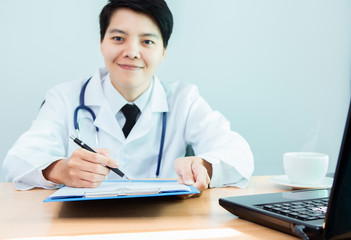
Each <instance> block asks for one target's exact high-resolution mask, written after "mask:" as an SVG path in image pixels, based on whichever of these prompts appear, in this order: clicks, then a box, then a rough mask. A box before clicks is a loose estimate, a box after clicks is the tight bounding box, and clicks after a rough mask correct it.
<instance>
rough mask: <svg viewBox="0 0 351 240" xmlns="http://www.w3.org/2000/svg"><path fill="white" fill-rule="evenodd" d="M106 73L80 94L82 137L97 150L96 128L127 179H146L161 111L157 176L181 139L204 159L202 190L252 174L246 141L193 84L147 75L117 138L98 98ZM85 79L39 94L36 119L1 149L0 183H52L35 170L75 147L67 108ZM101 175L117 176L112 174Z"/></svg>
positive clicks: (181, 149) (152, 168)
mask: <svg viewBox="0 0 351 240" xmlns="http://www.w3.org/2000/svg"><path fill="white" fill-rule="evenodd" d="M106 74H107V71H106V69H100V70H98V71H97V73H96V74H94V76H93V77H92V79H91V81H90V82H89V84H88V86H87V89H86V93H85V105H87V106H89V107H91V108H92V109H93V111H94V112H95V114H96V120H95V122H94V123H92V122H90V121H89V119H91V116H90V115H89V114H87V112H86V111H80V113H79V119H80V123H81V124H80V132H81V135H82V140H83V141H85V142H86V143H88V145H91V146H92V147H97V146H96V144H95V141H94V131H93V124H94V125H95V126H97V127H99V129H100V131H99V134H98V136H99V142H100V146H99V147H103V148H107V149H109V150H110V153H111V157H112V158H113V159H116V160H118V162H119V168H120V169H121V170H122V171H123V172H124V173H125V174H126V175H127V176H128V177H129V178H153V177H155V173H156V168H157V157H158V151H159V145H160V139H161V126H162V112H167V128H166V137H165V143H164V151H163V157H162V164H161V171H160V176H159V177H160V178H173V177H176V173H175V171H174V161H175V159H176V158H178V157H183V156H184V154H185V149H186V146H187V145H188V144H190V145H192V147H193V149H194V152H195V154H196V156H199V157H201V158H203V159H205V160H207V161H208V162H210V163H211V164H212V167H213V175H212V180H211V184H210V187H220V186H225V185H232V186H238V187H245V186H246V184H247V181H248V179H249V178H250V176H251V175H252V172H253V156H252V153H251V151H250V147H249V145H248V144H247V142H246V141H245V140H244V139H243V138H242V137H241V136H240V135H239V134H237V133H235V132H232V131H231V130H230V124H229V122H228V121H227V120H226V119H225V118H224V117H223V116H222V115H221V114H220V113H218V112H217V111H213V110H212V109H211V108H210V107H209V105H208V104H207V103H206V102H205V101H204V99H203V98H202V97H201V96H200V95H199V93H198V89H197V88H196V87H195V86H194V85H191V84H188V83H184V82H161V81H159V80H158V79H157V77H154V80H153V81H154V82H153V89H152V93H151V96H150V99H149V101H148V102H147V104H146V106H145V109H144V110H143V112H142V114H141V116H140V118H139V119H138V121H137V123H136V124H135V126H134V127H133V129H132V131H131V132H130V134H129V136H128V138H127V139H125V137H124V135H123V132H122V130H121V127H120V125H119V124H118V122H117V121H116V117H115V114H116V113H114V112H112V111H111V108H110V106H109V103H108V102H107V101H106V99H105V98H104V94H103V90H102V86H101V85H102V84H101V81H102V80H101V79H103V76H104V75H106ZM85 81H86V79H80V80H76V81H72V82H67V83H63V84H60V85H58V86H56V87H54V88H52V89H51V90H50V91H48V93H47V95H46V97H45V104H44V105H43V106H42V108H41V110H40V112H39V114H38V116H37V118H36V120H35V121H34V122H33V124H32V126H31V128H30V129H29V130H28V131H27V132H25V133H24V134H23V135H22V136H21V137H20V138H19V139H18V140H17V142H16V143H15V145H14V146H13V147H12V148H11V149H10V151H9V152H8V154H7V156H6V158H5V160H4V165H3V176H4V177H5V180H6V181H13V183H14V186H15V188H17V189H21V190H25V189H30V188H33V187H43V188H54V187H57V185H55V184H53V183H51V182H49V181H47V180H46V179H45V178H44V177H43V175H42V170H43V169H45V168H46V167H47V166H49V165H50V164H51V163H52V162H54V161H56V160H59V159H62V158H68V157H69V156H70V155H71V154H72V152H73V151H74V150H75V149H77V148H79V146H77V145H76V144H75V143H74V142H73V141H71V140H70V139H69V136H70V135H76V132H75V129H74V125H73V112H74V110H75V108H76V107H77V106H78V105H79V94H80V91H81V87H82V85H83V84H84V83H85ZM108 178H109V179H113V178H119V176H117V175H116V174H115V173H113V172H112V171H111V172H110V174H109V175H108Z"/></svg>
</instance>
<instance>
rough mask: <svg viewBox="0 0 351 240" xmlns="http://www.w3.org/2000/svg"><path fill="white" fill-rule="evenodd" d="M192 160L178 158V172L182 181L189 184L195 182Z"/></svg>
mask: <svg viewBox="0 0 351 240" xmlns="http://www.w3.org/2000/svg"><path fill="white" fill-rule="evenodd" d="M191 163H192V161H191V160H190V159H187V158H178V159H177V163H176V172H177V174H178V177H180V178H181V179H182V182H183V183H184V184H187V185H193V184H194V176H193V173H192V169H191Z"/></svg>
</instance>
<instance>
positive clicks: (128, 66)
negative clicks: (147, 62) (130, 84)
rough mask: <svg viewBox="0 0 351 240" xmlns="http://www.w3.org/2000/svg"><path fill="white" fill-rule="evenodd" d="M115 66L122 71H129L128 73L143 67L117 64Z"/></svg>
mask: <svg viewBox="0 0 351 240" xmlns="http://www.w3.org/2000/svg"><path fill="white" fill-rule="evenodd" d="M117 65H118V66H119V67H120V68H122V69H124V70H130V71H135V70H140V69H143V68H144V67H139V66H135V65H129V64H117Z"/></svg>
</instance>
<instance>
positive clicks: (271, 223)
mask: <svg viewBox="0 0 351 240" xmlns="http://www.w3.org/2000/svg"><path fill="white" fill-rule="evenodd" d="M350 161H351V110H350V108H349V112H348V116H347V121H346V126H345V131H344V136H343V139H342V143H341V148H340V153H339V159H338V163H337V166H336V171H335V175H334V182H333V186H332V188H331V189H309V190H299V191H289V192H281V193H270V194H256V195H247V196H235V197H226V198H220V199H219V204H220V205H221V206H222V207H223V208H225V209H226V210H228V211H229V212H231V213H233V214H234V215H236V216H238V217H240V218H243V219H246V220H249V221H251V222H255V223H258V224H261V225H264V226H267V227H270V228H273V229H276V230H279V231H282V232H285V233H288V234H291V235H295V236H297V237H300V238H302V239H351V163H350Z"/></svg>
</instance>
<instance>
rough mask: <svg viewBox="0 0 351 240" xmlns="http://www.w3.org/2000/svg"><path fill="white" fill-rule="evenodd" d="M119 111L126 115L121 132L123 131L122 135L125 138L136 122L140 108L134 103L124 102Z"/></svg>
mask: <svg viewBox="0 0 351 240" xmlns="http://www.w3.org/2000/svg"><path fill="white" fill-rule="evenodd" d="M121 111H122V113H123V114H124V116H125V117H126V123H125V124H124V126H123V133H124V136H125V137H126V138H127V136H128V134H129V132H130V130H132V128H133V126H134V124H135V122H136V118H137V116H138V114H139V113H140V110H139V108H138V107H137V106H136V105H134V104H126V105H124V107H122V109H121Z"/></svg>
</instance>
